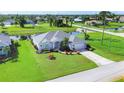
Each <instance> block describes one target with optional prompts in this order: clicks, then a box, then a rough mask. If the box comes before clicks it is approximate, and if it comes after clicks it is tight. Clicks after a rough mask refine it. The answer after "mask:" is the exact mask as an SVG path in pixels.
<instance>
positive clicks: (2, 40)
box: [0, 34, 11, 56]
mask: <svg viewBox="0 0 124 93" xmlns="http://www.w3.org/2000/svg"><path fill="white" fill-rule="evenodd" d="M10 45H11V39H10V38H9V36H8V35H6V34H0V56H8V54H9V52H10Z"/></svg>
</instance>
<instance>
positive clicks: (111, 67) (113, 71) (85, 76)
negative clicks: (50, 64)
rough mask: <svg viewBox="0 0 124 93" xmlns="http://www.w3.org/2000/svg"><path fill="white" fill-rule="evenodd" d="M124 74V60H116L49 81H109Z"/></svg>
mask: <svg viewBox="0 0 124 93" xmlns="http://www.w3.org/2000/svg"><path fill="white" fill-rule="evenodd" d="M123 74H124V62H116V63H112V64H108V65H104V66H100V67H97V68H94V69H91V70H87V71H82V72H79V73H76V74H71V75H67V76H64V77H60V78H57V79H54V80H50V81H48V82H108V81H113V80H115V79H117V78H119V77H120V76H121V75H123Z"/></svg>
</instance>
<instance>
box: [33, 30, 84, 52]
mask: <svg viewBox="0 0 124 93" xmlns="http://www.w3.org/2000/svg"><path fill="white" fill-rule="evenodd" d="M31 38H32V42H33V44H34V45H35V46H36V47H37V49H38V50H39V51H43V50H59V49H60V45H61V42H62V41H63V40H64V39H65V38H68V39H69V42H68V46H69V48H70V50H83V49H85V48H86V44H85V41H84V40H81V39H79V38H77V37H75V36H74V35H71V34H69V33H66V32H63V31H56V32H47V33H44V34H39V35H33V36H32V37H31Z"/></svg>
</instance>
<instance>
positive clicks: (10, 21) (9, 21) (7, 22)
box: [3, 19, 15, 27]
mask: <svg viewBox="0 0 124 93" xmlns="http://www.w3.org/2000/svg"><path fill="white" fill-rule="evenodd" d="M14 23H15V21H14V20H13V19H7V20H6V21H4V22H3V24H4V26H6V27H8V26H11V25H12V24H14Z"/></svg>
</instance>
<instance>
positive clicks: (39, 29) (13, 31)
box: [0, 23, 77, 35]
mask: <svg viewBox="0 0 124 93" xmlns="http://www.w3.org/2000/svg"><path fill="white" fill-rule="evenodd" d="M76 28H77V27H50V26H49V24H48V23H40V24H39V25H37V26H35V27H34V28H33V27H32V25H25V28H20V27H19V26H16V25H13V26H10V27H6V28H4V29H3V28H2V27H0V32H2V31H6V32H7V33H9V34H10V35H31V34H36V33H44V32H48V31H56V30H63V31H65V32H72V31H75V30H76Z"/></svg>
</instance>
